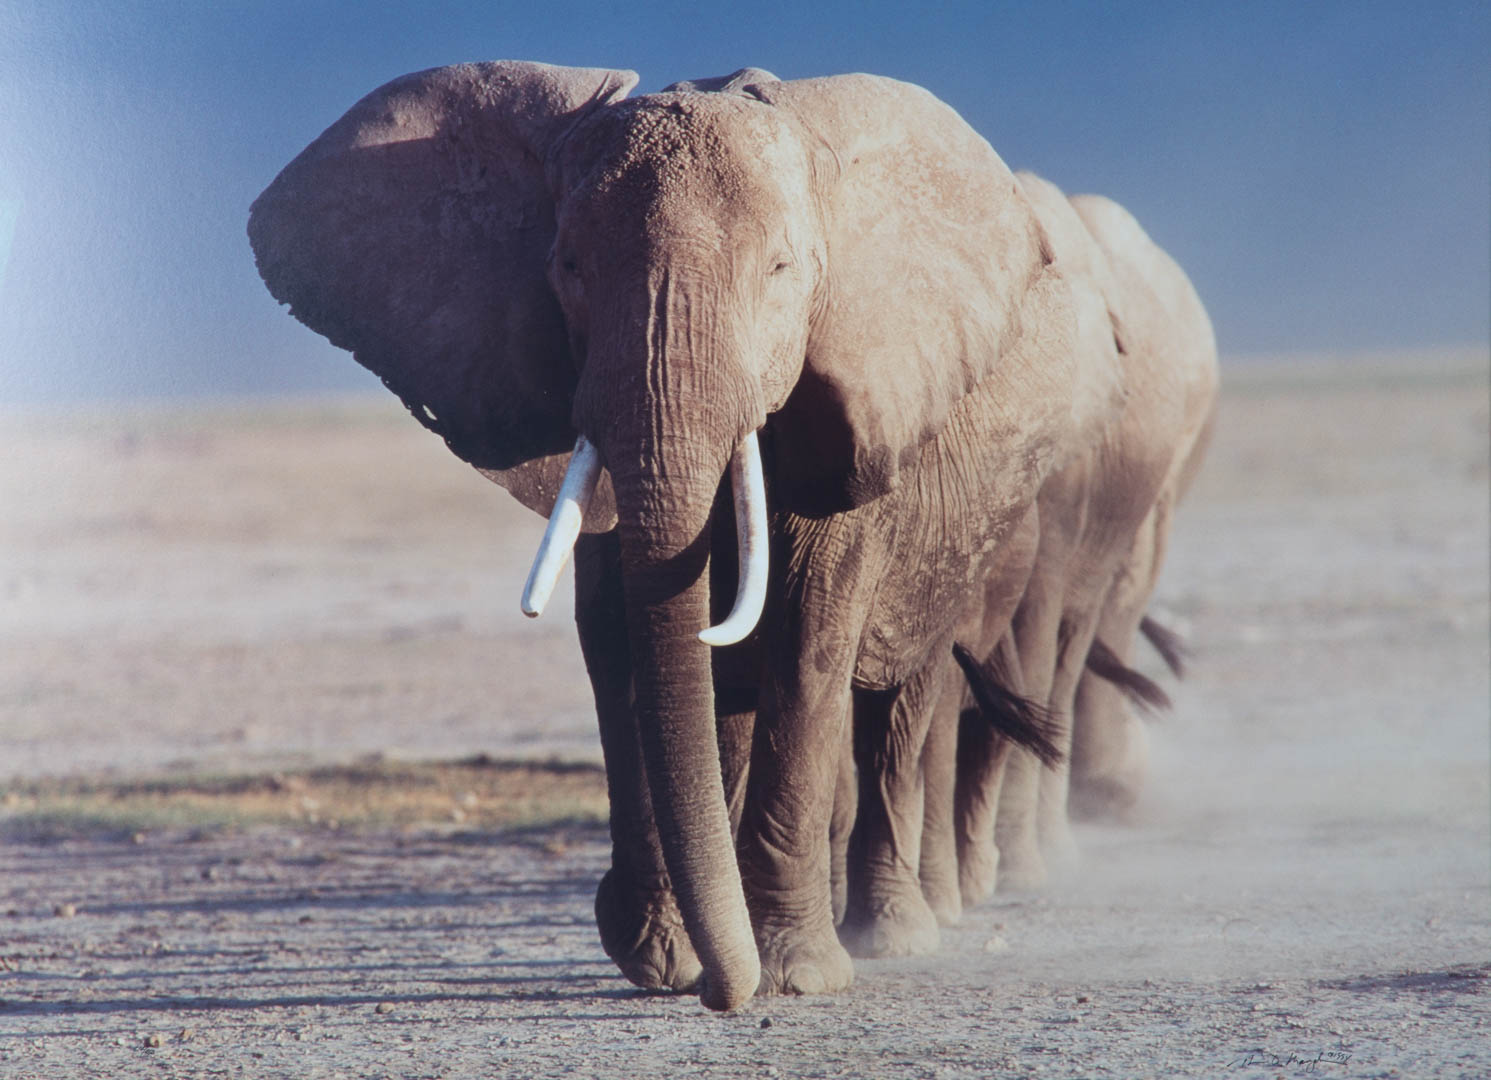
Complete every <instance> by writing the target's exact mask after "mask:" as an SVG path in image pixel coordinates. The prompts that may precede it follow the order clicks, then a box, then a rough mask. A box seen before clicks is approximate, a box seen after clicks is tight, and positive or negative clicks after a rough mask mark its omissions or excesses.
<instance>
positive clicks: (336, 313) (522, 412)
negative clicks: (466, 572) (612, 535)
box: [248, 61, 637, 513]
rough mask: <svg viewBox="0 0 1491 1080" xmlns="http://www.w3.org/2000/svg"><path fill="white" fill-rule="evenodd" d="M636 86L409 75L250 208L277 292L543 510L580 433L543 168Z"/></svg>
mask: <svg viewBox="0 0 1491 1080" xmlns="http://www.w3.org/2000/svg"><path fill="white" fill-rule="evenodd" d="M636 81H637V76H636V75H635V74H634V73H632V72H629V71H608V70H601V69H588V68H563V67H552V66H550V65H547V64H533V63H519V62H514V61H499V62H493V63H481V64H460V65H456V66H454V67H443V68H434V69H431V70H429V71H422V72H417V73H415V74H412V75H405V76H403V77H402V78H399V79H395V80H394V81H393V82H390V83H388V84H386V85H384V86H382V87H380V88H378V89H377V90H374V91H373V92H372V93H371V94H369V95H368V96H367V97H365V98H363V99H362V100H361V101H359V102H358V103H357V104H356V105H354V106H353V107H352V108H351V109H350V110H348V112H347V113H346V115H345V116H343V117H342V118H341V119H340V120H338V121H337V122H336V123H335V124H333V125H332V126H331V127H329V128H327V129H326V131H325V132H323V133H322V134H321V135H320V136H319V137H318V138H317V139H316V140H315V141H314V142H313V143H311V144H310V146H308V147H306V148H305V150H303V151H302V152H301V153H300V155H299V156H298V157H297V158H295V160H294V161H292V162H291V163H290V164H289V165H287V166H286V167H285V169H284V171H283V172H281V173H280V175H279V176H278V177H276V178H275V180H274V182H273V183H272V184H270V185H269V187H268V188H267V189H265V191H264V193H263V194H262V195H260V196H259V198H258V199H257V200H255V202H254V205H253V207H252V209H251V210H250V212H249V225H248V233H249V241H250V243H251V244H252V245H253V249H254V256H255V259H256V261H257V263H258V267H259V273H260V275H261V276H262V277H263V278H264V282H265V284H266V285H268V286H269V291H270V292H271V293H273V294H274V297H275V299H277V300H279V301H280V302H281V303H284V304H288V305H289V306H290V312H291V314H293V315H294V316H295V317H296V318H297V319H299V320H300V321H301V322H303V323H305V324H306V325H307V326H308V327H310V328H311V329H312V330H315V331H316V332H317V333H319V334H323V335H325V336H326V337H327V338H328V339H329V340H330V341H331V342H332V343H333V344H335V345H338V346H340V347H342V348H344V349H349V350H351V352H352V353H353V355H354V356H355V357H356V358H357V360H358V362H359V363H361V364H362V365H363V366H365V367H367V368H369V369H370V370H372V371H373V372H374V373H375V374H377V375H378V376H380V377H381V378H382V379H383V382H384V384H385V385H387V386H388V388H389V389H390V390H392V391H393V392H394V393H395V394H397V395H398V396H399V398H400V399H401V400H402V401H403V402H404V405H405V406H406V407H407V408H408V409H409V411H410V412H411V413H413V414H414V416H415V418H416V419H418V420H419V422H420V423H422V424H424V426H425V427H427V428H429V429H430V430H431V431H434V432H436V433H437V434H439V435H441V436H442V437H443V438H444V439H445V441H446V444H447V445H448V446H449V447H450V449H451V450H452V451H454V452H455V453H456V454H457V455H458V456H459V457H461V458H463V459H464V460H466V461H468V462H470V463H471V464H472V465H475V466H477V467H478V468H479V469H480V470H481V471H482V472H483V473H485V474H486V475H487V476H489V477H491V478H492V479H494V480H496V481H497V482H498V483H500V484H502V485H504V486H505V487H507V488H508V489H509V490H510V491H512V493H513V494H514V495H515V496H516V497H517V498H518V499H519V500H520V501H521V502H523V503H524V504H525V505H527V506H529V507H531V508H533V509H535V510H537V511H539V512H540V513H548V511H549V509H550V507H551V506H552V505H553V498H554V494H555V492H556V491H557V489H558V485H559V478H560V477H561V476H562V474H563V469H564V462H565V457H566V453H565V452H566V451H568V450H569V449H570V447H571V446H572V445H573V443H574V439H575V433H574V430H573V429H572V428H571V426H570V402H571V399H572V398H573V396H574V387H575V371H574V365H573V363H572V362H571V359H570V356H569V347H568V342H567V339H566V334H565V326H564V319H563V315H562V313H561V311H560V308H559V304H558V302H557V300H556V299H555V298H554V296H553V293H552V291H551V290H550V288H549V286H548V284H547V282H546V280H545V276H544V269H545V260H546V259H547V257H548V253H549V248H550V246H551V244H552V243H553V239H554V203H553V199H552V197H551V195H550V192H549V189H548V187H547V185H546V183H545V180H544V166H543V162H544V158H545V155H546V154H547V153H548V151H549V149H550V148H551V147H552V146H553V145H554V144H556V143H557V142H558V141H559V140H561V139H562V138H563V137H564V135H565V133H566V132H568V131H569V130H570V129H571V128H572V127H573V125H574V124H576V123H578V122H579V121H580V120H581V119H582V118H583V117H584V116H585V115H586V114H588V113H589V112H590V111H591V110H593V109H596V108H601V107H603V106H605V105H606V104H608V103H610V102H613V101H616V100H619V99H620V98H623V97H625V96H626V93H627V91H628V90H630V89H631V88H632V87H633V86H635V85H636Z"/></svg>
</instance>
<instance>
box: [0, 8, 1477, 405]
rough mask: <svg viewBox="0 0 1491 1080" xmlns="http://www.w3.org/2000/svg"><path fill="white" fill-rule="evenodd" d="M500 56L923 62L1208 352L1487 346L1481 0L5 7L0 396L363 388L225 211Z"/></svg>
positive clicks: (243, 205)
mask: <svg viewBox="0 0 1491 1080" xmlns="http://www.w3.org/2000/svg"><path fill="white" fill-rule="evenodd" d="M496 58H514V59H536V60H545V61H548V62H551V63H561V64H583V65H603V66H612V67H630V68H633V69H635V70H637V71H638V72H639V73H640V74H641V77H642V82H641V86H640V87H639V92H646V91H649V90H656V89H658V88H660V87H662V86H663V85H666V84H667V83H669V82H672V81H674V80H676V79H680V78H687V77H697V76H701V75H708V74H722V73H725V72H728V71H731V70H734V69H735V68H738V67H742V66H746V65H755V66H759V67H765V68H767V69H770V70H772V71H773V72H775V73H776V74H777V75H778V76H781V77H783V78H797V77H804V76H809V75H817V74H830V73H834V72H842V71H854V70H860V71H872V72H876V73H880V74H885V75H891V76H894V77H896V78H901V79H906V80H908V81H911V82H916V83H919V84H921V85H923V86H926V87H927V88H928V89H930V90H932V91H933V92H934V93H936V94H938V96H940V97H942V98H943V99H944V100H946V101H948V102H949V103H950V104H952V105H953V106H954V107H955V108H957V109H958V110H959V111H960V112H961V113H962V114H963V115H964V117H965V118H966V119H967V120H968V121H969V123H970V124H972V125H973V127H975V128H976V129H977V130H978V131H979V132H980V133H981V134H983V135H984V136H985V137H987V138H988V139H989V141H990V142H991V143H992V144H993V146H994V148H995V149H996V150H997V151H998V152H999V153H1000V155H1001V156H1002V157H1004V159H1005V160H1006V161H1007V162H1009V164H1010V165H1011V166H1012V167H1016V168H1030V169H1033V170H1034V171H1036V172H1039V173H1041V174H1043V175H1045V176H1047V177H1049V178H1050V179H1052V180H1054V181H1055V182H1056V183H1057V184H1059V185H1061V186H1062V187H1063V188H1065V189H1066V190H1068V191H1069V192H1073V193H1075V192H1078V191H1099V192H1102V193H1104V194H1107V195H1111V196H1112V197H1114V198H1116V199H1118V200H1119V201H1120V202H1122V203H1124V204H1125V205H1126V206H1128V207H1129V208H1130V209H1131V210H1132V211H1133V212H1134V213H1135V215H1136V216H1137V217H1138V218H1139V220H1140V221H1141V223H1143V224H1144V226H1145V227H1146V228H1147V229H1148V230H1149V231H1150V233H1151V234H1152V235H1153V236H1154V237H1155V238H1156V239H1157V240H1158V241H1159V242H1160V243H1161V244H1162V245H1163V246H1165V247H1166V248H1167V249H1168V250H1169V251H1170V252H1171V253H1172V254H1173V255H1174V256H1175V257H1176V258H1177V260H1178V261H1179V262H1180V263H1181V265H1182V266H1184V267H1185V268H1186V269H1187V271H1188V272H1189V273H1190V275H1191V277H1192V279H1193V280H1194V281H1195V283H1196V285H1197V288H1198V290H1199V291H1200V292H1201V295H1202V298H1203V300H1204V301H1205V302H1206V304H1207V306H1208V309H1209V310H1210V312H1211V314H1212V318H1213V321H1214V323H1215V324H1216V327H1217V335H1218V339H1219V344H1220V347H1221V351H1222V354H1223V356H1224V358H1226V361H1227V362H1230V363H1236V362H1240V361H1241V362H1245V360H1244V358H1247V357H1256V356H1259V355H1272V356H1278V355H1286V354H1287V355H1312V354H1313V355H1318V354H1330V355H1338V356H1340V355H1356V354H1390V353H1400V352H1404V351H1410V350H1420V349H1427V350H1439V351H1444V350H1446V349H1450V350H1453V349H1456V348H1463V349H1466V350H1477V349H1484V348H1485V347H1486V346H1487V343H1488V341H1491V326H1488V323H1491V135H1488V131H1491V11H1488V10H1487V9H1486V8H1485V7H1484V6H1483V5H1471V4H1439V5H1429V6H1428V7H1427V8H1426V7H1424V6H1422V5H1415V6H1409V5H1404V4H1384V3H1375V4H1374V3H1358V4H1346V3H1322V4H1316V5H1309V6H1307V7H1297V6H1294V5H1289V4H1283V3H1259V4H1252V5H1248V6H1247V7H1246V9H1238V10H1228V11H1216V10H1211V9H1205V10H1202V9H1197V8H1193V7H1190V6H1184V5H1166V4H1160V5H1155V4H1142V5H1141V4H1132V5H1109V6H1104V7H1102V8H1100V9H1093V8H1090V7H1088V6H1086V5H1080V4H1076V3H1056V4H1048V5H1042V6H1040V7H1034V6H1032V7H1029V8H1020V9H1014V10H1009V11H1004V12H999V11H995V10H992V9H991V8H989V7H988V6H986V5H980V4H973V3H953V4H949V5H944V6H942V7H939V8H938V9H937V10H936V11H935V12H919V13H917V14H916V15H915V16H912V15H907V14H905V13H903V12H898V11H896V10H894V9H893V8H892V7H891V6H890V5H886V4H877V3H868V4H862V5H847V4H828V5H820V6H818V7H815V8H814V9H813V10H811V11H805V10H801V9H797V8H793V7H788V6H786V5H777V4H764V5H758V6H756V7H753V8H752V9H750V10H745V9H738V8H731V9H727V10H716V9H701V8H698V7H696V6H692V5H685V4H662V5H655V6H653V7H652V8H650V9H647V10H639V9H635V8H625V9H623V8H621V7H618V6H616V5H613V4H609V3H602V2H599V0H574V2H568V3H560V4H557V5H550V6H548V7H547V8H546V9H545V10H544V11H543V12H539V11H537V10H535V9H533V8H532V7H529V6H520V5H508V4H482V5H477V4H461V3H447V4H433V5H424V6H421V7H420V8H418V9H414V10H410V11H405V12H400V11H397V10H394V9H392V8H388V7H380V8H378V9H377V10H368V9H364V8H363V7H361V6H358V5H353V4H350V3H342V2H331V3H322V4H316V5H311V6H301V5H291V4H289V3H288V2H283V0H277V2H274V3H269V4H266V5H263V6H262V7H260V8H256V9H254V10H252V11H249V10H246V9H241V8H236V7H224V8H219V7H215V6H214V7H199V6H197V5H191V4H182V3H145V4H139V5H132V6H131V7H130V8H129V9H128V10H127V11H120V10H118V9H116V8H115V7H114V6H112V5H109V4H106V3H101V2H97V0H86V2H79V3H71V4H64V5H61V6H59V7H55V8H52V9H48V10H46V11H39V10H31V9H25V8H22V7H20V6H16V5H7V4H5V3H4V0H0V117H3V118H4V119H3V120H0V404H7V403H9V404H47V403H61V402H72V401H90V400H108V399H114V398H148V397H159V396H178V395H186V396H192V397H200V396H212V397H220V396H230V395H234V394H242V393H252V394H280V393H296V392H303V391H340V390H359V389H363V388H367V389H372V388H375V387H376V386H377V382H376V380H375V379H374V378H373V377H372V376H371V375H370V374H369V373H367V372H365V371H363V370H362V369H361V368H360V367H358V366H357V365H356V364H355V363H354V362H353V361H352V360H351V358H350V356H348V355H347V354H346V353H343V352H341V351H340V350H337V349H334V348H333V347H332V346H330V345H329V344H327V343H326V342H325V341H324V340H322V339H321V338H319V337H317V336H316V335H314V334H312V333H311V332H310V331H308V330H306V329H304V328H303V327H301V326H299V324H297V323H295V322H294V320H293V319H291V318H290V317H289V315H288V314H287V313H286V311H285V310H284V309H283V308H280V307H278V306H277V305H276V304H275V302H274V301H273V299H272V298H271V297H270V296H269V294H268V292H267V291H266V290H265V289H264V287H263V285H262V283H260V282H259V280H258V277H257V275H256V274H255V272H254V266H253V258H252V255H251V253H250V252H249V248H248V244H247V241H246V238H245V236H244V223H245V220H246V216H247V209H248V204H249V202H250V201H251V200H252V199H253V197H254V196H255V195H256V194H257V193H258V192H259V191H260V190H261V189H262V188H263V187H264V186H265V185H266V184H268V183H269V181H270V180H271V179H272V178H273V177H274V175H275V173H276V172H277V171H278V170H279V168H280V167H282V166H283V165H284V164H285V163H287V162H288V161H289V160H290V158H292V157H293V156H294V155H295V154H296V153H298V152H299V150H300V149H301V148H302V147H303V146H304V145H305V144H306V143H307V142H308V141H310V140H311V139H312V138H314V137H315V136H316V135H317V134H318V133H319V132H320V131H321V130H322V129H323V128H325V127H326V126H327V125H329V124H330V123H331V122H332V121H334V120H335V119H336V118H337V117H338V116H340V115H341V114H342V112H344V111H345V110H346V108H347V107H349V106H350V105H351V104H352V103H353V102H354V101H356V100H357V99H358V98H359V97H361V96H362V95H363V94H365V93H366V92H367V91H369V90H371V89H373V88H374V87H376V86H378V85H380V84H381V83H383V82H386V81H387V80H388V79H390V78H392V77H394V76H397V75H399V74H402V73H404V72H407V71H412V70H418V69H421V68H425V67H431V66H435V65H439V64H446V63H453V62H458V61H462V60H472V59H496Z"/></svg>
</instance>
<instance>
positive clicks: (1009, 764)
mask: <svg viewBox="0 0 1491 1080" xmlns="http://www.w3.org/2000/svg"><path fill="white" fill-rule="evenodd" d="M1061 607H1062V589H1061V587H1060V582H1059V580H1057V575H1049V576H1048V575H1043V574H1039V573H1038V574H1037V575H1035V576H1033V577H1032V578H1031V583H1030V587H1029V588H1028V589H1027V590H1026V595H1025V597H1024V599H1022V600H1021V602H1020V606H1019V608H1018V609H1017V610H1016V611H1015V617H1014V620H1013V622H1012V633H1013V640H1014V644H1015V647H1016V651H1017V653H1018V656H1019V661H1020V663H1019V668H1020V673H1021V678H1022V679H1023V682H1024V686H1025V692H1026V695H1027V696H1028V697H1029V698H1030V700H1032V701H1035V702H1039V703H1042V704H1044V705H1046V706H1047V708H1048V709H1049V710H1050V713H1051V721H1052V723H1053V724H1055V725H1056V727H1057V728H1058V733H1059V729H1060V728H1061V727H1063V726H1067V725H1069V723H1070V721H1069V720H1068V718H1067V717H1065V716H1062V715H1059V714H1058V713H1057V712H1056V709H1055V708H1054V706H1053V704H1052V700H1051V689H1052V683H1053V681H1054V679H1055V675H1056V665H1057V660H1058V654H1059V650H1060V637H1061ZM1061 741H1065V740H1061ZM1058 745H1061V742H1060V741H1059V742H1058ZM1044 768H1045V767H1044V766H1043V765H1042V764H1041V762H1040V760H1039V759H1038V758H1037V757H1036V756H1035V755H1034V754H1033V753H1031V752H1030V751H1029V750H1027V749H1025V748H1024V747H1022V746H1015V747H1012V748H1011V749H1010V751H1009V755H1008V757H1007V759H1006V761H1005V766H1004V783H1003V784H1002V785H1001V787H1000V789H999V804H998V806H999V809H998V813H997V814H996V816H995V818H994V843H995V846H996V847H997V848H998V849H999V888H1000V889H1001V890H1004V891H1014V892H1024V891H1029V890H1033V889H1039V888H1042V887H1043V886H1044V885H1045V884H1046V878H1047V870H1046V860H1045V857H1044V856H1043V855H1042V854H1041V848H1040V838H1039V835H1038V832H1037V827H1038V824H1037V823H1038V809H1039V800H1040V787H1041V773H1042V772H1043V771H1044Z"/></svg>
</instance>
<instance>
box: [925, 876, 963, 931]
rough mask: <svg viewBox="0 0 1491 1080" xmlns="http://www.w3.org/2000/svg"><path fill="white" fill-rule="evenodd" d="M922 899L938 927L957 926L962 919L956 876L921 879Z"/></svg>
mask: <svg viewBox="0 0 1491 1080" xmlns="http://www.w3.org/2000/svg"><path fill="white" fill-rule="evenodd" d="M922 899H923V900H925V901H926V902H927V907H928V908H929V909H930V910H931V912H932V915H933V917H934V918H935V919H936V920H937V925H938V926H957V925H958V923H959V922H961V921H962V919H963V896H962V889H961V884H960V882H959V880H958V875H957V874H947V875H943V874H939V875H937V877H935V878H932V879H927V878H923V879H922Z"/></svg>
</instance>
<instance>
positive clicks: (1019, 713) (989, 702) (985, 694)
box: [953, 641, 1062, 768]
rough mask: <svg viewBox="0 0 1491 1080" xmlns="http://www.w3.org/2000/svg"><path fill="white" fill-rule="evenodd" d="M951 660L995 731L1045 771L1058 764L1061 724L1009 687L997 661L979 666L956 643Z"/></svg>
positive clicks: (1047, 712) (967, 652)
mask: <svg viewBox="0 0 1491 1080" xmlns="http://www.w3.org/2000/svg"><path fill="white" fill-rule="evenodd" d="M953 658H954V659H955V660H957V661H958V666H959V667H960V668H962V669H963V677H964V678H966V679H967V680H968V688H969V689H970V690H972V691H973V699H974V701H976V702H978V708H979V712H981V713H982V714H983V716H984V719H985V720H987V721H988V722H989V724H990V725H991V726H992V727H993V728H994V730H995V731H997V732H999V733H1000V734H1001V735H1003V736H1004V737H1005V738H1007V739H1009V740H1010V741H1011V742H1014V743H1017V744H1019V745H1020V746H1023V747H1025V748H1026V749H1027V750H1029V751H1030V752H1031V753H1033V754H1034V755H1035V756H1036V757H1037V758H1039V759H1040V761H1041V764H1043V765H1045V766H1047V767H1048V768H1054V767H1055V766H1057V765H1058V764H1060V763H1061V758H1062V753H1061V751H1060V750H1059V749H1057V746H1056V738H1057V736H1058V733H1059V727H1060V725H1058V724H1057V723H1056V721H1055V719H1054V718H1053V717H1052V716H1051V712H1050V710H1048V709H1047V708H1046V707H1045V706H1044V705H1041V704H1039V703H1038V702H1034V701H1031V700H1030V699H1029V698H1027V697H1024V696H1023V695H1021V694H1018V693H1016V692H1015V691H1014V690H1011V689H1010V688H1009V686H1008V683H1009V682H1011V681H1012V680H1010V679H1009V678H1007V677H1006V676H1007V673H1006V672H1003V671H1001V670H1000V664H999V662H998V660H997V658H995V657H991V658H990V659H989V660H988V661H986V662H984V663H980V662H979V661H978V660H976V659H975V658H974V656H973V653H971V652H969V651H968V648H967V647H966V646H964V645H962V644H960V643H958V642H956V641H955V642H953Z"/></svg>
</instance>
